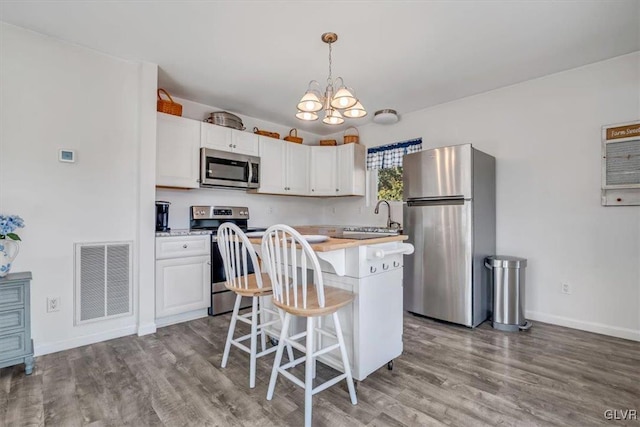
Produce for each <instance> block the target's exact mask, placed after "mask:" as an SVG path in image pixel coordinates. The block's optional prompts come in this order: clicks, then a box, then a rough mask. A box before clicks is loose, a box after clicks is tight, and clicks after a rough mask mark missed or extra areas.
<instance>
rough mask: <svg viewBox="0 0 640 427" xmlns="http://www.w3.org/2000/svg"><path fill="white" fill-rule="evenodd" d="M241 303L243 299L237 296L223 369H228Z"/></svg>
mask: <svg viewBox="0 0 640 427" xmlns="http://www.w3.org/2000/svg"><path fill="white" fill-rule="evenodd" d="M240 301H242V297H241V296H240V295H236V303H235V305H234V306H233V313H232V314H231V323H229V332H228V333H227V343H226V344H225V345H224V354H223V356H222V367H223V368H226V367H227V360H229V350H231V340H233V333H234V332H235V330H236V321H237V319H238V311H239V310H240Z"/></svg>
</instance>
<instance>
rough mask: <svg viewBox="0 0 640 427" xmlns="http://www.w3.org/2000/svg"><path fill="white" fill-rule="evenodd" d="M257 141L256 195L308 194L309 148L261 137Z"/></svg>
mask: <svg viewBox="0 0 640 427" xmlns="http://www.w3.org/2000/svg"><path fill="white" fill-rule="evenodd" d="M259 141H260V144H259V145H260V188H259V189H258V190H257V192H258V193H267V194H287V195H297V196H306V195H308V193H309V154H310V147H309V146H306V145H302V144H293V143H291V142H285V141H281V140H279V139H273V138H269V137H265V136H260V137H259Z"/></svg>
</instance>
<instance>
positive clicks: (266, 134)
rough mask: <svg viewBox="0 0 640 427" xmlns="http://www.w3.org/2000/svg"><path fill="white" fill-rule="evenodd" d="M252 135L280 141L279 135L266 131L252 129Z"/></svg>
mask: <svg viewBox="0 0 640 427" xmlns="http://www.w3.org/2000/svg"><path fill="white" fill-rule="evenodd" d="M253 133H255V134H257V135H262V136H268V137H269V138H275V139H280V134H279V133H278V132H269V131H268V130H260V129H258V128H253Z"/></svg>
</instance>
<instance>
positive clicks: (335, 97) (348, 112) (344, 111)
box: [296, 33, 367, 125]
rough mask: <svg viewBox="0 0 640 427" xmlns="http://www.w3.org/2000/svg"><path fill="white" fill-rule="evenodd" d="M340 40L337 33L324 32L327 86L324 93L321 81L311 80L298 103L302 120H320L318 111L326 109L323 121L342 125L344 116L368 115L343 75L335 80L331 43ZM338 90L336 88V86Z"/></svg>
mask: <svg viewBox="0 0 640 427" xmlns="http://www.w3.org/2000/svg"><path fill="white" fill-rule="evenodd" d="M337 40H338V35H337V34H336V33H324V34H323V35H322V41H323V42H325V43H327V44H328V45H329V77H328V78H327V87H326V88H325V89H324V95H322V92H321V91H320V90H321V87H320V83H318V82H317V81H316V80H311V82H309V87H308V88H307V92H306V93H305V94H304V96H303V97H302V99H301V100H300V102H299V103H298V112H297V113H296V117H297V118H299V119H300V120H308V121H313V120H318V112H319V111H320V110H324V118H323V119H322V123H326V124H328V125H340V124H342V123H344V118H343V116H344V117H348V118H352V119H358V118H360V117H364V116H366V115H367V112H366V110H365V109H364V107H363V106H362V104H361V103H360V101H358V98H356V96H355V93H354V91H353V89H351V88H348V87H347V86H345V84H344V81H343V80H342V77H338V78H336V79H335V80H333V77H332V74H331V65H332V63H331V44H332V43H335V42H336V41H337ZM336 87H337V88H338V90H335V88H336Z"/></svg>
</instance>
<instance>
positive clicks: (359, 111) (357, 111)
mask: <svg viewBox="0 0 640 427" xmlns="http://www.w3.org/2000/svg"><path fill="white" fill-rule="evenodd" d="M343 114H344V116H345V117H349V118H350V119H359V118H360V117H364V116H366V115H367V111H366V110H365V109H364V107H363V106H362V104H361V103H360V101H358V102H356V105H354V106H353V107H351V108H349V109H347V110H345V112H344V113H343Z"/></svg>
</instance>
